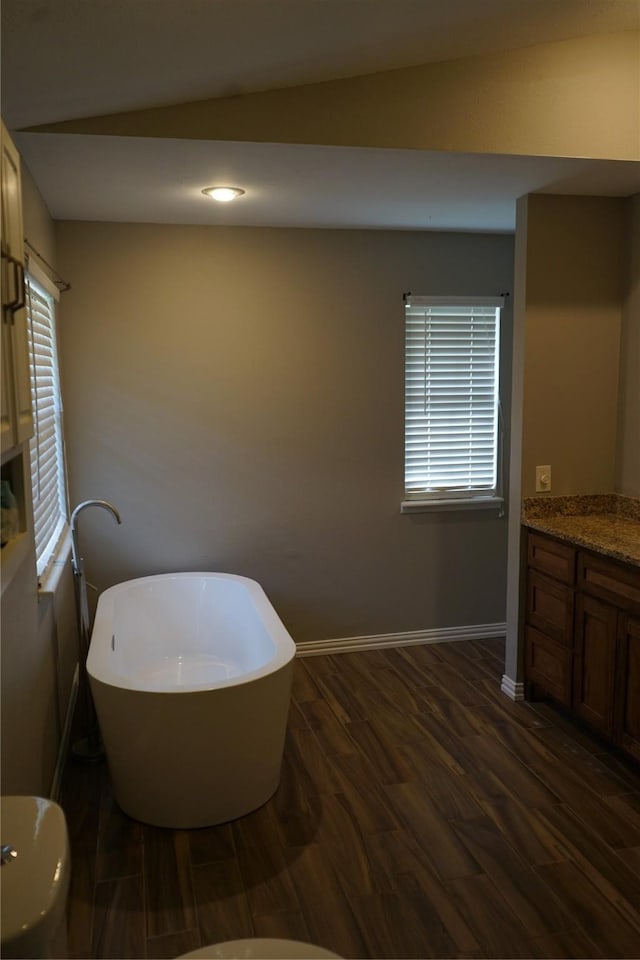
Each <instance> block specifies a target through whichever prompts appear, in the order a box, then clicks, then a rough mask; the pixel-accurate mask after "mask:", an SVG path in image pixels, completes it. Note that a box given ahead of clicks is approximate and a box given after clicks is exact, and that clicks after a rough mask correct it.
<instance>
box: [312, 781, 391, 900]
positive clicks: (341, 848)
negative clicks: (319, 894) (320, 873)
mask: <svg viewBox="0 0 640 960" xmlns="http://www.w3.org/2000/svg"><path fill="white" fill-rule="evenodd" d="M316 842H317V843H318V844H319V846H320V847H321V848H322V852H323V854H324V856H325V858H326V859H327V861H328V862H329V863H330V864H331V866H332V868H333V870H334V872H335V874H336V876H337V877H338V880H339V883H340V886H341V887H342V889H343V890H344V891H345V893H347V894H348V895H350V894H354V895H358V894H361V895H368V894H371V893H376V892H378V891H379V890H380V889H385V884H384V879H382V880H380V879H378V877H377V876H376V870H375V866H374V864H373V863H372V861H371V859H370V855H369V849H370V844H368V843H367V839H366V835H365V834H363V832H362V830H361V828H360V825H359V823H358V820H357V816H356V814H355V812H354V810H353V809H352V808H351V807H350V806H349V804H348V802H347V801H346V798H345V797H344V796H325V797H323V798H322V816H321V819H320V824H319V827H318V835H317V838H316ZM373 842H375V841H373Z"/></svg>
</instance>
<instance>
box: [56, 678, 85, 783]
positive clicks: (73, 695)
mask: <svg viewBox="0 0 640 960" xmlns="http://www.w3.org/2000/svg"><path fill="white" fill-rule="evenodd" d="M79 686H80V666H79V664H77V663H76V669H75V671H74V674H73V680H72V682H71V690H70V692H69V702H68V704H67V713H66V716H65V719H64V729H63V731H62V736H61V738H60V746H59V747H58V759H57V761H56V768H55V770H54V773H53V780H52V781H51V789H50V791H49V797H50V798H51V799H52V800H55V801H56V802H57V801H59V799H60V788H61V787H62V776H63V773H64V766H65V763H66V762H67V754H68V753H69V740H70V739H71V724H72V723H73V714H74V711H75V706H76V700H77V699H78V688H79Z"/></svg>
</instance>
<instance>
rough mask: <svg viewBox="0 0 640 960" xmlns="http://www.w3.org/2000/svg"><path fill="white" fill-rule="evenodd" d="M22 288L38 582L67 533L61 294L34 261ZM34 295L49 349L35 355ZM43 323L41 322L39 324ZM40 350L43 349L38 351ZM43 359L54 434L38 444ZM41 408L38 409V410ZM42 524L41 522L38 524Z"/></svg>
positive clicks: (27, 270)
mask: <svg viewBox="0 0 640 960" xmlns="http://www.w3.org/2000/svg"><path fill="white" fill-rule="evenodd" d="M25 287H26V311H27V331H28V340H29V373H30V386H31V400H32V405H33V422H34V431H33V436H32V438H31V439H30V440H29V469H30V476H31V495H32V509H33V536H34V542H35V550H36V572H37V575H38V578H39V579H40V580H41V579H42V578H43V576H44V575H45V574H46V572H47V571H48V569H49V567H50V565H51V564H52V562H53V560H54V559H55V556H56V553H57V551H58V550H59V548H60V544H61V542H62V540H63V538H64V536H65V534H66V532H67V530H68V520H69V507H68V498H67V488H66V465H65V457H64V436H63V427H62V395H61V391H60V369H59V361H58V350H57V330H56V313H57V307H58V303H59V301H60V291H59V290H58V289H57V287H56V286H55V284H54V283H53V281H52V280H51V279H50V277H49V276H48V275H47V274H46V273H45V272H44V270H42V269H41V268H40V267H39V266H38V264H37V263H35V262H34V260H33V258H31V257H27V258H26V269H25ZM33 294H36V295H37V297H39V298H40V299H41V300H43V301H45V302H46V303H47V305H48V310H49V321H50V325H49V331H50V332H49V336H50V345H49V347H48V348H45V349H44V350H43V352H41V353H40V354H37V348H36V338H35V318H34V297H33ZM41 323H42V321H41ZM41 349H42V348H41ZM37 356H39V358H40V359H41V360H42V359H44V364H42V365H43V366H44V369H46V370H47V372H48V377H49V378H50V380H51V384H50V389H51V391H52V393H51V396H50V399H49V402H48V404H47V406H48V408H49V413H51V411H53V434H52V435H50V436H49V437H48V438H45V439H44V440H42V442H41V436H40V419H41V418H40V413H41V407H42V405H41V404H40V405H39V403H38V395H37V392H36V382H37V373H36V363H35V361H36V357H37ZM39 407H40V409H39ZM43 452H44V453H45V457H47V458H53V461H54V467H55V480H54V482H53V490H51V489H50V491H49V494H45V497H44V501H45V502H46V503H47V504H48V506H47V514H46V516H48V517H49V518H51V517H53V519H54V521H55V522H54V523H53V525H52V527H51V529H50V531H49V533H48V535H47V537H46V539H45V540H44V541H43V542H39V534H41V531H39V529H38V526H39V518H40V517H41V513H40V510H39V505H40V501H41V500H42V499H43V498H42V497H41V495H40V488H39V483H40V466H41V462H42V459H43ZM40 522H41V521H40Z"/></svg>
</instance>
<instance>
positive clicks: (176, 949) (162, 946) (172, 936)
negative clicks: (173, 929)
mask: <svg viewBox="0 0 640 960" xmlns="http://www.w3.org/2000/svg"><path fill="white" fill-rule="evenodd" d="M203 946H204V944H203V943H202V942H201V939H200V931H199V930H182V931H181V932H180V933H167V934H166V935H165V936H164V937H149V938H147V954H146V955H147V957H148V958H149V960H172V958H173V957H181V956H182V954H183V953H189V952H190V951H191V950H197V949H198V948H199V947H203Z"/></svg>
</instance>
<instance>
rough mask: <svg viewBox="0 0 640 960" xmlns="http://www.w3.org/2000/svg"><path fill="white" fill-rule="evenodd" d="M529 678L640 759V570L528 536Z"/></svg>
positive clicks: (531, 689)
mask: <svg viewBox="0 0 640 960" xmlns="http://www.w3.org/2000/svg"><path fill="white" fill-rule="evenodd" d="M526 584H527V606H526V623H525V679H526V682H527V690H528V695H529V696H534V697H535V696H538V695H544V696H548V697H551V698H552V699H554V700H557V701H558V702H559V703H561V704H563V706H565V707H568V708H569V709H570V710H571V711H572V712H573V713H575V715H576V716H577V717H579V718H580V719H581V720H583V721H584V722H585V723H587V724H589V726H591V727H592V728H593V729H595V730H597V731H598V732H599V733H600V734H602V735H603V736H605V737H607V738H609V739H610V740H612V742H613V743H615V744H616V745H617V746H619V747H621V748H622V749H623V750H625V752H626V753H628V754H629V755H630V756H632V757H634V758H635V759H636V760H639V761H640V568H638V567H635V566H633V565H632V564H625V563H620V562H618V561H616V560H612V559H609V558H608V557H605V556H603V555H601V554H597V553H595V552H593V551H589V550H583V549H579V548H576V547H573V546H571V545H570V544H568V543H565V542H562V541H559V540H555V539H554V538H553V537H548V536H547V535H546V534H542V533H538V532H535V531H528V533H527V574H526Z"/></svg>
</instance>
